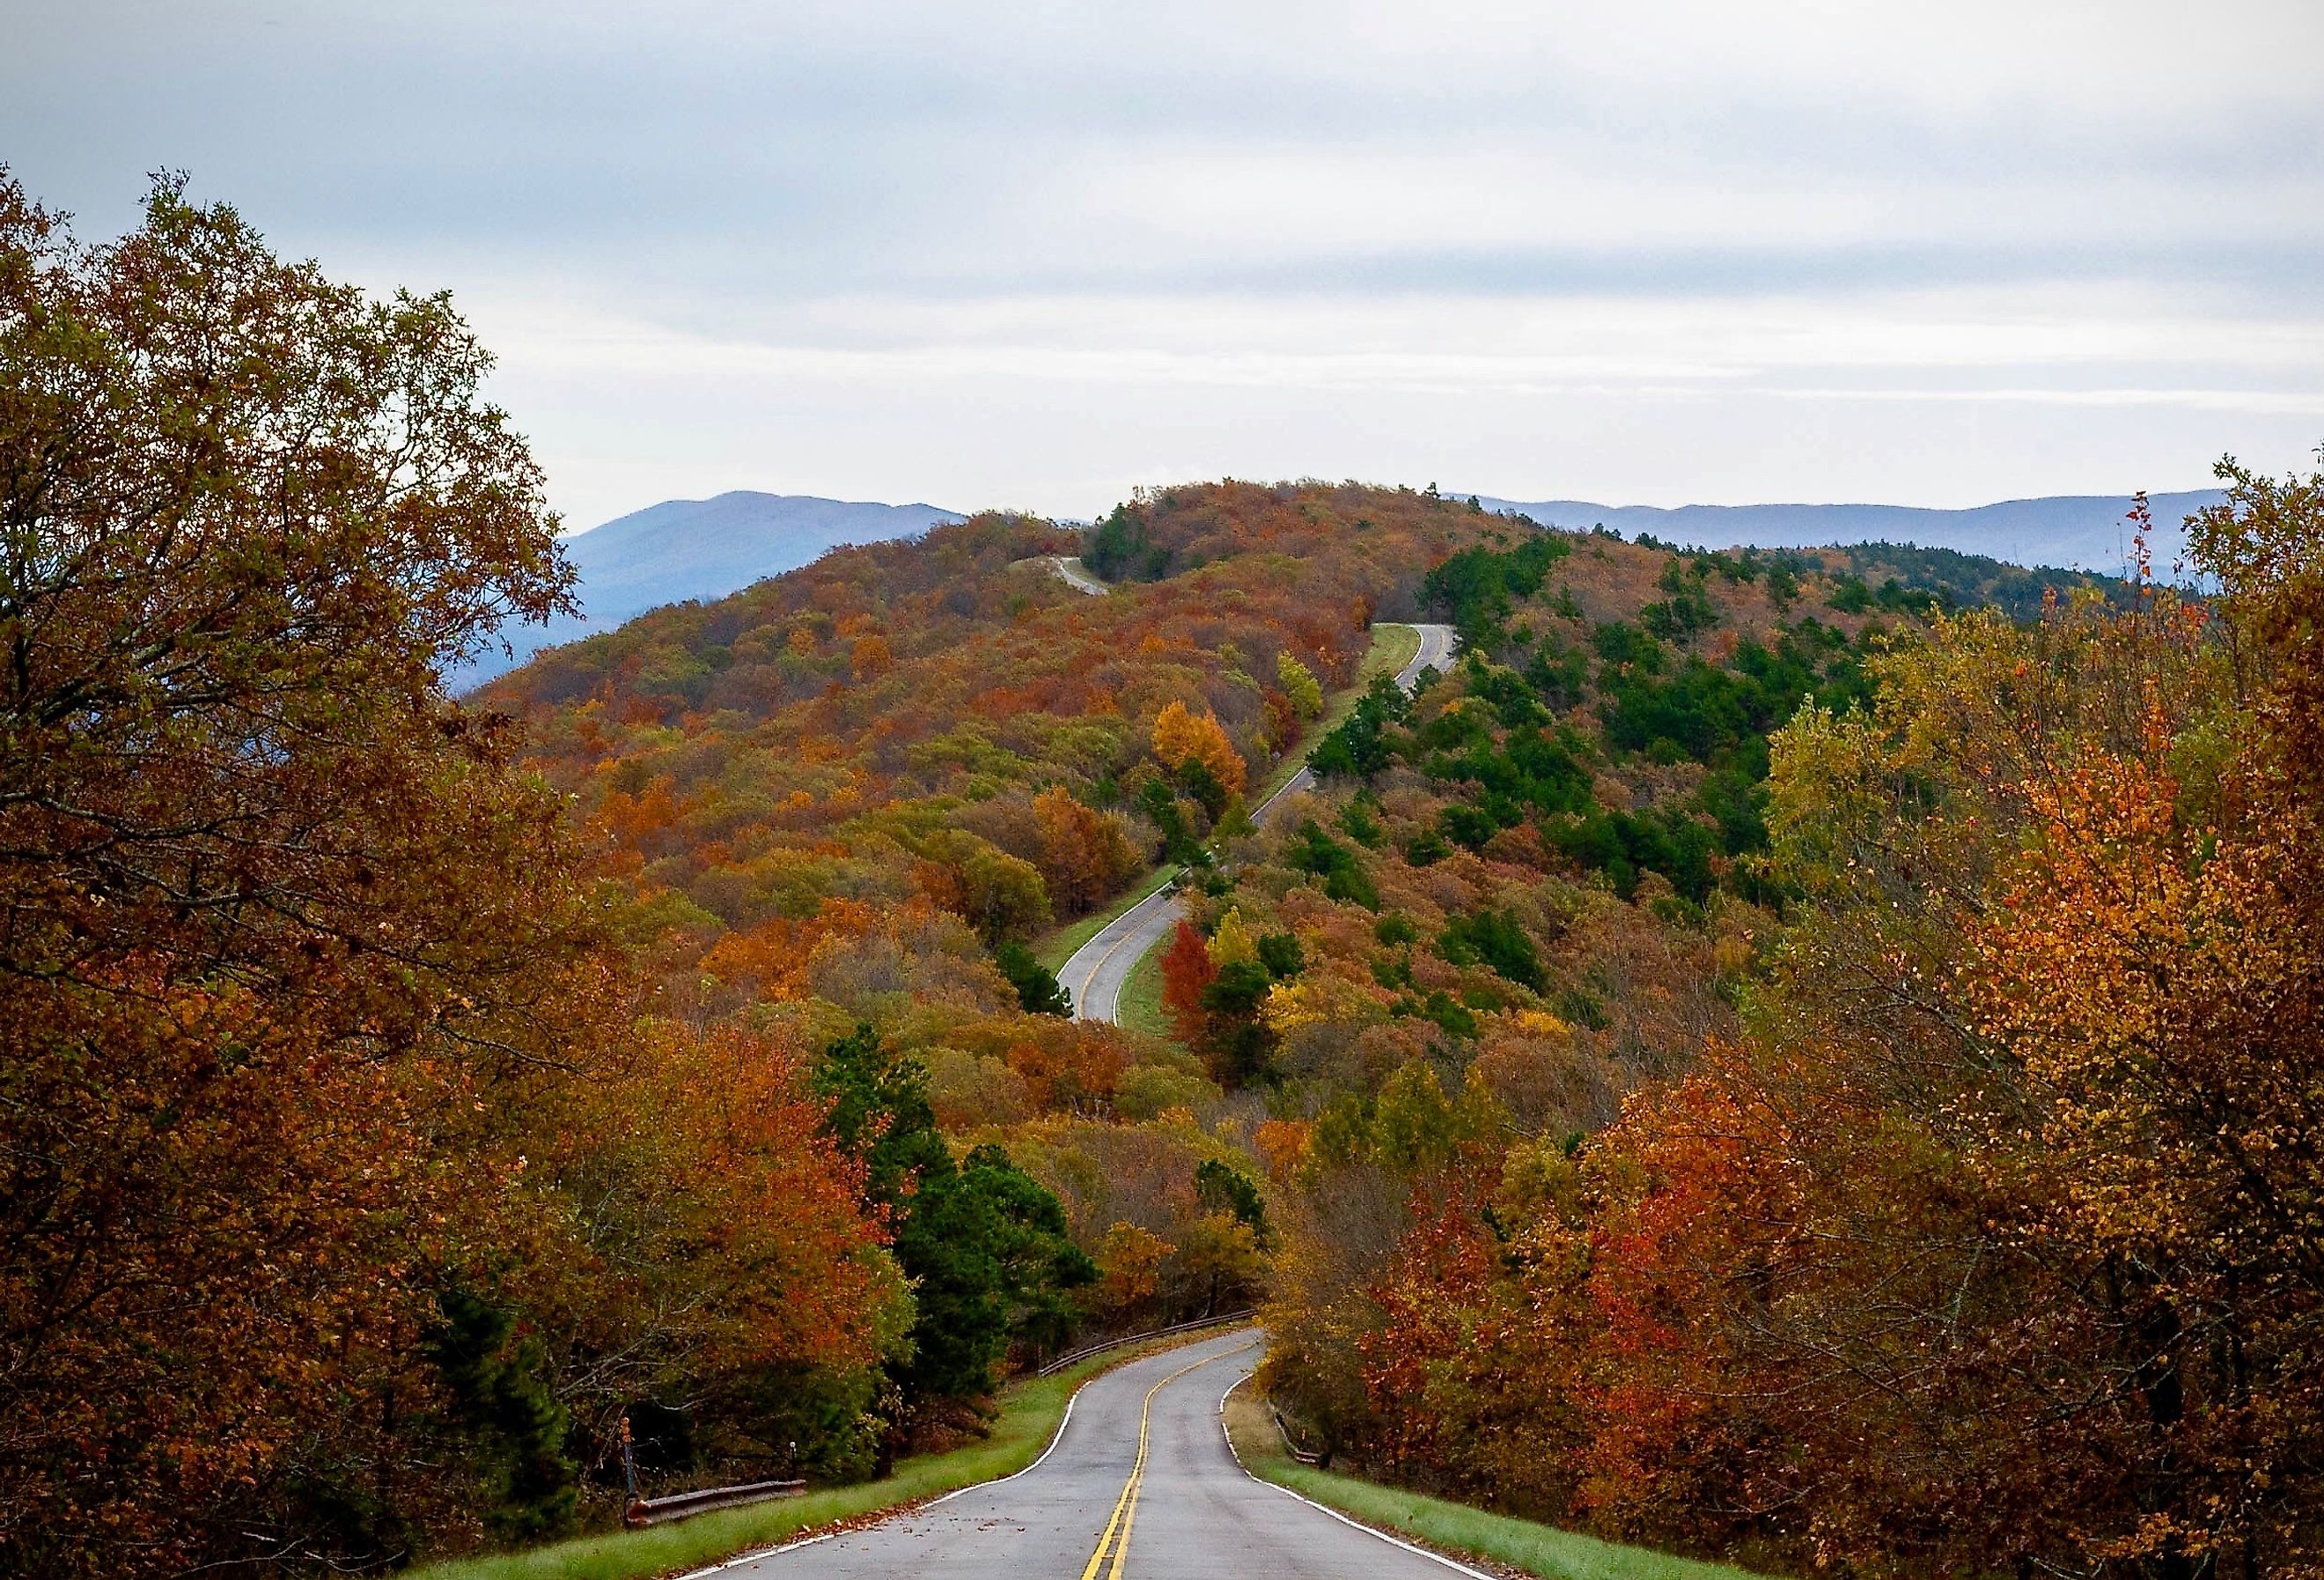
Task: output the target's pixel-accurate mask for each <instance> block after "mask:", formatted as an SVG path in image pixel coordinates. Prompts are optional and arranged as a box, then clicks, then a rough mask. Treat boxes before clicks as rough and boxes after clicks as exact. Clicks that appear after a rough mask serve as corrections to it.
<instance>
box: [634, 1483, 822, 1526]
mask: <svg viewBox="0 0 2324 1580" xmlns="http://www.w3.org/2000/svg"><path fill="white" fill-rule="evenodd" d="M805 1491H807V1483H805V1482H803V1481H796V1482H743V1483H741V1484H740V1485H737V1486H732V1487H704V1488H702V1489H700V1490H699V1491H697V1492H672V1493H671V1494H670V1495H669V1496H668V1497H667V1498H632V1499H631V1500H630V1503H629V1507H627V1508H626V1509H623V1510H622V1524H623V1525H626V1526H628V1527H630V1528H631V1529H632V1530H634V1529H638V1528H640V1527H641V1526H647V1525H659V1524H662V1523H663V1522H664V1521H666V1520H683V1519H685V1518H686V1517H687V1515H689V1514H707V1513H708V1512H710V1511H711V1510H713V1509H734V1508H739V1507H741V1506H742V1504H744V1503H762V1502H764V1501H767V1500H768V1499H770V1498H795V1497H797V1496H798V1494H799V1493H801V1492H805Z"/></svg>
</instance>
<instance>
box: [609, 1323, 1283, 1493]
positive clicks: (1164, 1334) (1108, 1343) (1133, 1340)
mask: <svg viewBox="0 0 2324 1580" xmlns="http://www.w3.org/2000/svg"><path fill="white" fill-rule="evenodd" d="M1255 1315H1256V1313H1255V1312H1253V1311H1250V1310H1243V1311H1230V1312H1227V1313H1225V1314H1224V1315H1223V1316H1220V1317H1202V1318H1200V1319H1199V1320H1197V1321H1194V1322H1181V1323H1179V1324H1177V1325H1176V1326H1172V1327H1157V1328H1156V1329H1154V1330H1153V1331H1152V1332H1150V1333H1133V1334H1130V1335H1125V1336H1123V1337H1121V1338H1110V1339H1107V1340H1105V1341H1104V1342H1103V1343H1102V1344H1084V1346H1083V1347H1082V1348H1080V1349H1078V1350H1075V1351H1074V1352H1072V1353H1071V1354H1064V1355H1059V1356H1058V1357H1057V1358H1056V1360H1054V1361H1052V1362H1050V1363H1048V1364H1047V1365H1046V1366H1044V1367H1042V1368H1041V1369H1040V1370H1039V1371H1038V1372H1035V1373H1034V1375H1035V1376H1037V1377H1047V1376H1050V1375H1052V1374H1053V1373H1056V1372H1062V1371H1064V1370H1065V1368H1066V1367H1068V1366H1070V1365H1072V1364H1074V1363H1075V1362H1076V1361H1086V1360H1088V1359H1089V1358H1090V1357H1091V1356H1092V1355H1098V1354H1104V1353H1105V1352H1106V1351H1108V1350H1112V1349H1119V1348H1120V1347H1121V1346H1122V1345H1124V1344H1143V1343H1145V1342H1146V1341H1147V1340H1148V1339H1157V1338H1168V1337H1170V1336H1171V1335H1174V1334H1181V1333H1199V1332H1201V1331H1202V1330H1203V1328H1206V1327H1223V1326H1226V1325H1227V1324H1229V1323H1231V1322H1248V1321H1250V1318H1251V1317H1253V1316H1255ZM1276 1425H1277V1428H1280V1427H1281V1426H1282V1418H1281V1417H1279V1416H1278V1417H1277V1418H1276ZM629 1426H630V1423H629V1419H628V1418H627V1417H623V1418H622V1449H623V1456H622V1457H623V1463H624V1465H625V1467H628V1468H630V1474H631V1475H632V1478H634V1476H635V1474H636V1472H635V1469H634V1466H633V1464H632V1462H631V1461H630V1459H629V1455H628V1448H629ZM1294 1452H1296V1450H1295V1451H1294ZM632 1484H634V1480H633V1482H632ZM806 1490H807V1483H805V1482H804V1481H783V1482H743V1483H740V1484H739V1485H736V1486H731V1487H703V1488H700V1489H698V1490H697V1491H695V1492H672V1493H670V1494H669V1496H668V1497H666V1498H636V1497H633V1498H632V1499H631V1500H630V1501H629V1503H628V1505H627V1506H626V1507H624V1508H623V1509H622V1524H623V1525H626V1526H628V1527H630V1528H631V1529H633V1530H634V1529H640V1528H641V1527H643V1526H648V1525H660V1524H662V1523H664V1522H665V1521H667V1520H683V1519H685V1518H686V1517H687V1515H689V1514H707V1513H708V1512H710V1511H712V1510H713V1509H734V1508H740V1507H741V1506H742V1505H743V1504H745V1503H762V1502H764V1501H767V1500H768V1499H770V1498H795V1497H797V1496H798V1494H799V1493H801V1492H805V1491H806Z"/></svg>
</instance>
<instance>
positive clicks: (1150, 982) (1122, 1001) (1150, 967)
mask: <svg viewBox="0 0 2324 1580" xmlns="http://www.w3.org/2000/svg"><path fill="white" fill-rule="evenodd" d="M1114 1020H1115V1021H1116V1022H1117V1023H1118V1024H1120V1025H1122V1026H1126V1027H1128V1028H1129V1029H1130V1030H1132V1031H1143V1032H1145V1033H1146V1034H1147V1035H1148V1036H1149V1037H1159V1038H1161V1039H1163V1040H1164V1041H1166V1042H1167V1041H1170V1040H1173V1039H1174V1038H1175V1036H1176V1034H1175V1033H1174V1032H1173V1031H1172V1030H1171V1027H1170V1017H1169V1016H1168V1015H1167V1014H1165V1013H1164V1012H1163V1010H1162V951H1161V950H1160V949H1159V948H1154V949H1148V950H1147V951H1146V953H1145V954H1144V955H1142V956H1139V961H1138V964H1137V965H1135V966H1131V967H1130V975H1129V976H1127V977H1126V978H1124V979H1123V981H1122V984H1121V996H1120V998H1119V999H1117V1000H1115V1001H1114Z"/></svg>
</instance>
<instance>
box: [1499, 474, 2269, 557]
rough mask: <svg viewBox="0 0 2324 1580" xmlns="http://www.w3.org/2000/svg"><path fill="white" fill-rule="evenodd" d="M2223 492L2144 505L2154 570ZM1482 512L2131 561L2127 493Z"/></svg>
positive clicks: (1518, 506)
mask: <svg viewBox="0 0 2324 1580" xmlns="http://www.w3.org/2000/svg"><path fill="white" fill-rule="evenodd" d="M2225 497H2226V495H2224V494H2221V493H2220V492H2219V491H2218V489H2216V488H2205V489H2199V490H2196V491H2194V492H2192V493H2188V494H2154V495H2153V496H2152V497H2151V498H2150V500H2149V501H2148V504H2150V506H2151V507H2152V508H2153V513H2154V526H2155V531H2154V534H2153V541H2152V542H2151V543H2150V544H2149V548H2150V549H2151V550H2152V552H2153V566H2154V572H2155V574H2156V575H2157V576H2158V577H2163V578H2164V579H2170V578H2171V572H2172V566H2173V565H2174V564H2175V563H2176V562H2177V561H2178V560H2179V559H2180V558H2181V555H2182V554H2183V553H2184V550H2185V534H2184V532H2183V531H2182V530H2181V522H2182V520H2183V519H2184V518H2185V517H2186V516H2188V515H2189V514H2190V513H2193V512H2195V511H2197V510H2200V509H2201V508H2202V507H2203V506H2205V505H2207V504H2217V503H2218V501H2219V500H2221V499H2223V498H2225ZM1478 503H1479V504H1482V505H1483V506H1484V507H1485V508H1486V509H1487V510H1492V511H1515V512H1516V513H1518V514H1519V515H1524V516H1530V517H1532V518H1533V519H1534V520H1535V521H1536V522H1541V523H1542V524H1543V525H1544V526H1550V527H1573V528H1589V527H1593V526H1606V527H1611V528H1613V529H1615V530H1616V531H1619V532H1621V533H1622V534H1623V535H1624V536H1625V537H1628V538H1636V537H1637V535H1638V534H1639V533H1641V532H1648V533H1651V534H1653V535H1654V536H1655V537H1656V538H1659V539H1661V540H1663V541H1665V542H1671V543H1678V544H1683V545H1689V546H1700V547H1702V548H1705V549H1730V548H1737V547H1740V546H1742V545H1744V544H1750V545H1752V546H1754V547H1757V548H1760V549H1815V548H1822V547H1824V546H1826V545H1837V544H1844V543H1864V542H1875V543H1913V544H1917V545H1919V546H1920V547H1921V548H1923V549H1951V550H1957V551H1959V552H1960V553H1963V554H1981V555H1985V556H1987V557H1988V558H1990V559H2006V560H2007V561H2009V562H2010V563H2011V564H2013V565H2023V566H2028V567H2033V566H2056V567H2060V568H2065V569H2070V570H2090V571H2097V572H2098V573H2100V574H2102V575H2107V576H2118V575H2120V574H2122V573H2123V571H2124V569H2125V568H2126V566H2127V565H2128V563H2129V560H2130V550H2131V543H2130V525H2129V523H2128V522H2126V521H2125V520H2124V516H2125V513H2126V512H2128V511H2129V509H2130V497H2129V495H2127V494H2057V495H2052V496H2051V497H2049V498H2046V499H2011V500H2005V501H2003V502H2002V503H2001V504H1981V505H1978V506H1977V507H1975V508H1974V509H1969V510H1927V509H1923V508H1921V507H1918V506H1915V505H1904V504H1682V505H1677V506H1674V507H1671V508H1669V509H1665V508H1663V507H1661V506H1658V505H1650V504H1591V503H1589V502H1588V501H1587V500H1580V499H1543V500H1536V501H1535V502H1533V503H1532V504H1526V503H1524V502H1521V501H1517V500H1507V499H1490V498H1486V497H1484V496H1482V495H1480V496H1479V498H1478Z"/></svg>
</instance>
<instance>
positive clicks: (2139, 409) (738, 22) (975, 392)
mask: <svg viewBox="0 0 2324 1580" xmlns="http://www.w3.org/2000/svg"><path fill="white" fill-rule="evenodd" d="M2319 60H2324V5H2319V4H2318V3H2317V0H2184V3H2177V4H2152V3H2148V0H2106V3H2104V4H2089V5H2084V4H2069V3H2063V0H1998V3H1987V0H1945V3H1943V4H1923V3H1918V0H1915V3H1912V4H1906V3H1904V0H1831V3H1824V4H1808V3H1797V4H1783V5H1767V4H1752V3H1751V0H1620V3H1618V4H1617V3H1613V0H1596V3H1594V4H1591V5H1572V4H1567V5H1559V4H1556V3H1555V0H1531V3H1526V4H1464V3H1461V0H1415V3H1409V4H1400V5H1388V4H1380V5H1363V4H1336V5H1323V4H1302V3H1278V0H1235V3H1231V4H1211V3H1209V0H1166V3H1159V4H1157V3H1156V0H1141V3H1139V4H1137V5H1112V4H1105V3H1103V0H1077V3H1059V4H1053V5H1005V4H995V3H991V0H944V3H942V4H934V5H888V4H880V3H878V0H844V3H842V4H832V5H820V4H785V3H783V0H767V3H762V4H757V5H743V4H723V3H717V0H699V3H688V0H653V3H651V4H645V3H641V0H622V3H620V4H598V3H596V0H561V3H559V4H556V5H495V4H491V3H489V0H448V3H447V0H395V3H394V4H392V5H389V4H379V5H359V4H355V3H352V0H317V3H307V0H260V3H253V4H225V3H219V0H167V3H160V0H156V3H133V0H0V162H6V163H8V164H9V165H10V166H12V167H13V169H14V171H15V173H16V175H17V176H18V178H19V179H20V180H23V182H24V183H25V185H26V186H27V187H28V188H30V189H31V190H32V193H33V195H34V196H35V197H37V198H39V199H42V201H44V202H46V203H48V204H50V205H51V206H52V207H61V208H68V209H70V210H72V211H73V212H74V213H75V214H76V216H77V217H78V228H79V229H80V231H81V232H82V234H83V235H85V236H103V235H106V234H110V233H112V232H115V231H117V230H118V229H120V228H122V227H123V226H125V225H127V224H128V223H130V221H131V219H132V217H133V216H134V209H135V204H136V200H137V199H138V197H139V195H140V193H141V192H142V190H143V186H144V172H146V171H150V170H153V169H156V168H160V167H163V166H170V167H176V168H180V169H183V170H186V171H189V172H190V173H191V176H192V195H193V196H195V197H196V198H197V199H226V200H227V201H230V202H232V203H234V204H235V206H236V207H238V208H240V209H241V210H242V211H243V213H244V215H245V217H248V218H249V219H250V220H251V221H252V222H253V223H254V224H255V225H256V226H258V227H259V228H260V229H261V230H263V231H264V232H265V233H266V234H267V236H269V237H270V238H271V239H272V241H273V243H274V244H275V245H276V246H277V247H278V248H279V249H281V250H282V251H284V252H287V253H291V254H299V255H308V256H313V257H316V258H318V259H319V260H320V261H321V262H322V263H323V264H324V266H325V268H326V269H327V270H328V271H329V272H331V273H335V274H337V275H339V276H342V277H346V278H352V279H355V280H359V281H361V282H364V283H366V284H369V285H372V286H374V287H381V288H385V287H390V286H393V285H396V284H404V285H410V286H412V287H414V288H419V289H429V290H432V289H437V288H449V289H450V290H451V291H453V292H454V294H455V297H456V298H457V300H458V301H459V303H460V304H461V305H462V307H463V308H464V310H466V313H467V314H468V316H469V317H470V319H472V320H473V321H474V322H475V324H476V325H477V326H478V328H480V330H481V331H482V332H483V334H484V337H485V338H486V340H487V343H488V344H490V345H491V346H493V348H494V349H495V350H496V351H497V352H498V354H499V356H500V357H501V367H500V370H499V373H498V374H497V375H496V377H495V383H494V393H495V395H496V397H497V398H498V399H499V400H500V401H501V402H503V404H505V405H507V406H508V407H509V408H510V409H511V410H512V411H514V412H515V414H516V416H517V419H518V420H519V422H520V424H521V427H523V428H524V430H526V431H527V432H529V433H530V435H531V436H532V438H533V439H534V442H535V446H536V448H537V449H538V451H539V454H540V456H541V457H542V459H543V461H544V462H545V463H546V464H547V466H548V467H549V474H550V478H551V489H552V494H553V497H554V498H555V501H556V503H557V504H558V505H559V507H560V508H562V509H563V510H565V511H566V512H567V516H568V524H570V525H572V526H576V527H578V526H585V525H589V524H594V523H595V522H599V521H602V520H604V519H605V518H607V517H610V516H613V515H615V514H618V513H622V512H624V511H627V510H631V509H634V508H637V507H639V506H641V505H644V504H650V503H652V502H654V501H657V500H659V499H664V498H669V497H673V496H701V495H706V494H715V493H718V492H721V491H724V490H725V489H729V488H762V489H768V490H772V491H776V492H781V493H801V494H832V495H836V496H840V497H844V498H858V499H881V500H889V501H908V500H926V501H928V502H931V503H934V504H943V505H947V506H951V507H954V508H958V509H970V508H975V507H978V506H982V505H991V504H1001V505H1018V506H1024V507H1028V508H1034V509H1038V510H1042V511H1046V512H1052V513H1066V514H1088V513H1093V512H1096V511H1100V510H1102V509H1104V508H1105V507H1106V506H1107V505H1109V504H1111V503H1112V502H1113V501H1115V500H1116V499H1118V498H1120V497H1121V496H1122V495H1123V494H1126V493H1127V492H1128V491H1129V490H1130V488H1131V487H1133V486H1135V485H1139V484H1144V483H1157V482H1164V481H1172V480H1182V479H1186V478H1193V477H1210V476H1221V475H1232V476H1251V477H1280V476H1329V477H1335V478H1336V477H1342V476H1356V477H1361V478H1365V479H1370V480H1378V481H1384V482H1408V483H1413V484H1416V485H1417V484H1422V483H1427V482H1431V481H1435V482H1440V483H1442V484H1443V485H1444V486H1445V487H1447V488H1453V487H1458V488H1460V489H1462V490H1464V491H1468V490H1474V491H1479V492H1483V493H1488V494H1499V495H1501V496H1503V497H1508V498H1516V499H1536V498H1544V497H1551V496H1563V497H1583V498H1591V499H1596V500H1600V501H1603V502H1606V503H1611V504H1680V503H1687V502H1713V503H1749V502H1761V501H1775V500H1785V501H1788V500H1811V501H1831V500H1847V501H1863V500H1877V501H1884V502H1893V503H1900V504H1978V503H1983V502H1986V501H1988V500H1993V499H1999V498H2006V497H2012V496H2018V495H2024V494H2055V493H2082V492H2087V493H2102V492H2116V491H2126V490H2128V489H2131V488H2135V487H2140V486H2144V487H2148V488H2151V489H2154V490H2156V491H2162V490H2166V489H2176V488H2186V487H2193V486H2199V485H2203V484H2204V483H2205V482H2207V481H2208V473H2209V463H2210V462H2211V460H2212V459H2214V458H2215V457H2218V455H2219V454H2220V453H2221V452H2222V451H2226V450H2233V451H2235V452H2236V453H2237V454H2239V455H2241V456H2243V457H2245V458H2246V459H2248V460H2251V461H2255V462H2257V463H2260V464H2262V465H2264V466H2266V467H2270V468H2271V469H2274V470H2283V469H2286V468H2289V467H2293V466H2295V465H2303V464H2306V463H2308V462H2309V461H2310V459H2311V453H2312V451H2313V449H2314V448H2315V446H2316V445H2317V444H2318V442H2319V441H2320V440H2324V86H2319V85H2320V84H2324V77H2319Z"/></svg>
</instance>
